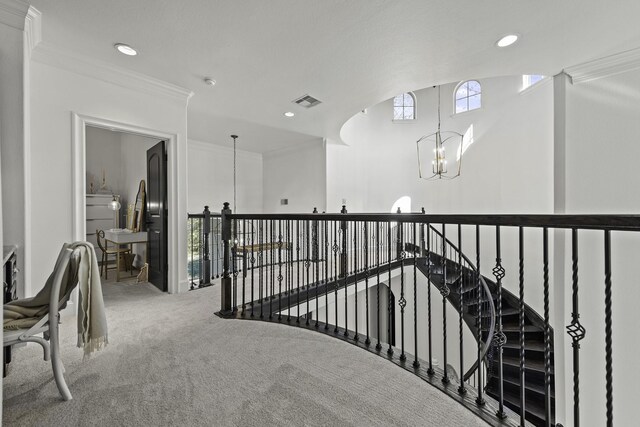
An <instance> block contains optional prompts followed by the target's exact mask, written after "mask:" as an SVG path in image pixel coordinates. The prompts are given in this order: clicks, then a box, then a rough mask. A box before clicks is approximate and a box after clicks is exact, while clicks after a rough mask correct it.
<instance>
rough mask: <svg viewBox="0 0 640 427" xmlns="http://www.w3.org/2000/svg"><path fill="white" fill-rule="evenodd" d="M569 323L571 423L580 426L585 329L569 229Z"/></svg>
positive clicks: (575, 232)
mask: <svg viewBox="0 0 640 427" xmlns="http://www.w3.org/2000/svg"><path fill="white" fill-rule="evenodd" d="M571 273H572V274H571V279H572V280H571V281H572V289H571V291H572V293H571V303H572V304H571V305H572V310H571V324H570V325H568V326H567V333H568V334H569V336H570V337H571V340H572V343H571V346H572V347H573V425H574V426H576V427H580V341H581V340H582V339H583V338H584V337H585V334H586V331H585V329H584V326H582V324H580V310H579V306H578V230H577V229H575V228H574V229H572V230H571Z"/></svg>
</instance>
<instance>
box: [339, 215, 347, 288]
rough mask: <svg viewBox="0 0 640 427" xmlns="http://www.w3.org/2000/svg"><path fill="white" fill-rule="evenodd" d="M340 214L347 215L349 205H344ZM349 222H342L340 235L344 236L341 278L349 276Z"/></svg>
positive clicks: (341, 252)
mask: <svg viewBox="0 0 640 427" xmlns="http://www.w3.org/2000/svg"><path fill="white" fill-rule="evenodd" d="M340 213H341V214H343V215H346V214H347V205H342V209H341V210H340ZM346 232H347V221H340V234H342V239H341V243H342V250H341V251H340V277H346V276H347V233H346Z"/></svg>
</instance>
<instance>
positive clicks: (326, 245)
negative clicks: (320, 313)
mask: <svg viewBox="0 0 640 427" xmlns="http://www.w3.org/2000/svg"><path fill="white" fill-rule="evenodd" d="M322 224H323V226H324V258H323V259H324V328H325V329H329V222H328V221H323V222H322Z"/></svg>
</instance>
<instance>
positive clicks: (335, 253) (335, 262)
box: [333, 221, 340, 334]
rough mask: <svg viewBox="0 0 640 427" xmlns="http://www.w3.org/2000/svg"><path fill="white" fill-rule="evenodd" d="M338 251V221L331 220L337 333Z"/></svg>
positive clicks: (335, 330) (334, 330) (334, 329)
mask: <svg viewBox="0 0 640 427" xmlns="http://www.w3.org/2000/svg"><path fill="white" fill-rule="evenodd" d="M339 251H340V246H338V223H337V221H334V222H333V282H334V285H333V296H334V304H333V306H334V309H335V312H336V317H335V322H336V324H335V326H334V328H333V332H334V333H336V334H337V333H338V280H339V277H338V252H339Z"/></svg>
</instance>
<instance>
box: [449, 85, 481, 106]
mask: <svg viewBox="0 0 640 427" xmlns="http://www.w3.org/2000/svg"><path fill="white" fill-rule="evenodd" d="M455 104H456V113H464V112H465V111H471V110H475V109H476V108H480V106H481V105H482V90H481V88H480V82H478V81H477V80H468V81H466V82H462V83H460V84H459V85H458V87H457V88H456V93H455Z"/></svg>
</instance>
